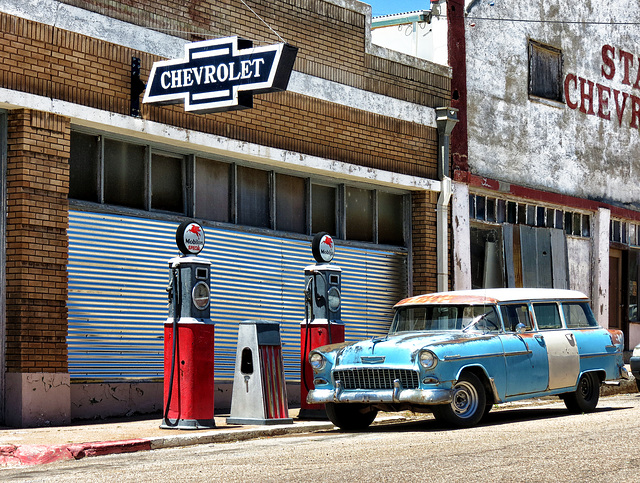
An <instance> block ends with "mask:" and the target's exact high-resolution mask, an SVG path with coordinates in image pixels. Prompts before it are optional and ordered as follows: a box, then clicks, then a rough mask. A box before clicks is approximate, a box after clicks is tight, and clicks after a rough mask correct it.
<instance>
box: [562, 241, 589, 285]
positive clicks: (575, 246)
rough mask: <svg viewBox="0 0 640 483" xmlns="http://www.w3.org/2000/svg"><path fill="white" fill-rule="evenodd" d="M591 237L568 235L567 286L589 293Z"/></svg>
mask: <svg viewBox="0 0 640 483" xmlns="http://www.w3.org/2000/svg"><path fill="white" fill-rule="evenodd" d="M591 245H592V244H591V239H589V238H579V237H573V236H568V237H567V255H568V258H569V288H570V289H571V290H577V291H578V292H582V293H584V294H590V293H591V280H592V277H591V269H592V267H591Z"/></svg>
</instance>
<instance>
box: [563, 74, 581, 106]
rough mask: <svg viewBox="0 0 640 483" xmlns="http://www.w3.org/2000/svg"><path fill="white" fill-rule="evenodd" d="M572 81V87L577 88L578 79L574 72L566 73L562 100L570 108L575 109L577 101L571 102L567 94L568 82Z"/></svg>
mask: <svg viewBox="0 0 640 483" xmlns="http://www.w3.org/2000/svg"><path fill="white" fill-rule="evenodd" d="M571 82H573V88H574V89H577V88H578V81H577V78H576V76H575V74H567V76H566V77H565V78H564V100H565V101H566V103H567V106H569V107H570V108H571V109H576V108H577V107H578V103H577V102H572V101H571V97H570V96H569V83H571Z"/></svg>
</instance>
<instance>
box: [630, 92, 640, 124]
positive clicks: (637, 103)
mask: <svg viewBox="0 0 640 483" xmlns="http://www.w3.org/2000/svg"><path fill="white" fill-rule="evenodd" d="M638 119H640V97H636V96H633V95H632V96H631V123H630V124H629V126H631V127H632V128H634V129H638Z"/></svg>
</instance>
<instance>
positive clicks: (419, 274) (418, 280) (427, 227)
mask: <svg viewBox="0 0 640 483" xmlns="http://www.w3.org/2000/svg"><path fill="white" fill-rule="evenodd" d="M411 201H412V210H411V218H412V220H411V225H412V227H413V232H412V242H413V293H414V295H419V294H422V293H429V292H435V291H436V290H437V288H438V277H437V275H438V267H437V264H436V240H437V236H436V208H437V204H438V193H434V192H431V191H421V192H414V193H413V195H412V197H411Z"/></svg>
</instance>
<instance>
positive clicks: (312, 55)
mask: <svg viewBox="0 0 640 483" xmlns="http://www.w3.org/2000/svg"><path fill="white" fill-rule="evenodd" d="M60 1H62V2H63V3H67V4H69V5H74V6H77V7H80V8H83V9H85V10H90V11H93V12H97V13H100V14H103V15H106V16H110V17H113V18H116V19H119V20H123V21H125V22H129V23H133V24H136V25H141V26H144V27H147V28H151V29H155V30H158V31H161V32H165V33H168V34H170V35H174V36H178V37H182V38H185V39H187V40H191V41H195V40H203V39H207V38H216V37H226V36H229V35H239V36H241V37H244V38H247V39H251V40H254V41H257V42H265V43H276V42H279V41H280V40H279V39H278V38H277V37H276V35H274V34H273V32H271V30H269V28H268V27H267V26H265V25H264V24H263V23H262V22H261V21H260V20H259V19H258V18H256V16H255V15H254V14H253V13H252V12H251V11H250V10H249V9H248V8H247V7H246V6H244V5H243V4H242V2H240V0H215V1H212V0H140V1H138V0H60ZM247 3H248V4H249V5H250V6H251V8H252V9H253V10H254V11H255V12H256V13H257V14H258V15H259V16H260V17H261V18H262V19H264V21H265V22H266V23H267V24H269V25H270V26H271V27H272V28H273V29H274V30H275V31H276V32H278V34H279V35H280V36H281V37H282V38H283V39H284V40H285V41H287V42H288V43H290V44H292V45H295V46H296V47H298V48H299V49H300V51H299V52H298V59H297V61H296V67H295V68H296V70H298V71H299V72H303V73H306V74H310V75H314V76H317V77H321V78H323V79H328V80H332V81H335V82H339V83H342V84H347V85H350V86H353V87H358V88H360V89H365V90H370V91H372V92H377V93H379V94H385V95H390V96H392V97H398V98H399V99H404V100H407V101H410V102H416V103H418V104H422V105H427V106H431V107H440V106H443V105H448V103H449V100H450V98H451V95H450V87H451V82H450V79H449V78H448V77H445V76H438V75H433V74H432V73H430V72H427V71H425V70H423V69H420V68H417V67H410V66H406V65H402V64H399V63H397V62H393V61H391V60H388V59H382V58H379V57H376V56H372V55H370V54H368V53H366V50H365V29H366V25H365V16H364V15H363V14H362V13H359V12H355V11H353V10H349V9H347V8H342V7H339V6H337V5H334V4H332V3H328V2H325V1H324V0H252V1H251V2H247Z"/></svg>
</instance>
